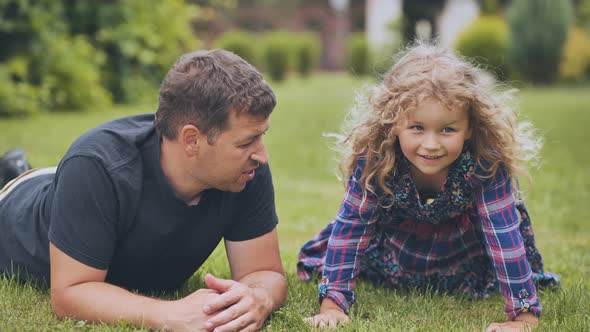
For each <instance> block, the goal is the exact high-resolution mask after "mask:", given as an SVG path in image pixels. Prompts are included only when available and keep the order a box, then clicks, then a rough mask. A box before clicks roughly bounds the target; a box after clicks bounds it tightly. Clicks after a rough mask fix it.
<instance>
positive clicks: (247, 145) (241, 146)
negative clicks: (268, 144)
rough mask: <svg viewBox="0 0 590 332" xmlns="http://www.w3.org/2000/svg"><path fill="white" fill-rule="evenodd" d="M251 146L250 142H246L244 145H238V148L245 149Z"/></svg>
mask: <svg viewBox="0 0 590 332" xmlns="http://www.w3.org/2000/svg"><path fill="white" fill-rule="evenodd" d="M251 144H252V142H248V143H246V144H242V145H238V148H241V149H245V148H247V147H249V146H250V145H251Z"/></svg>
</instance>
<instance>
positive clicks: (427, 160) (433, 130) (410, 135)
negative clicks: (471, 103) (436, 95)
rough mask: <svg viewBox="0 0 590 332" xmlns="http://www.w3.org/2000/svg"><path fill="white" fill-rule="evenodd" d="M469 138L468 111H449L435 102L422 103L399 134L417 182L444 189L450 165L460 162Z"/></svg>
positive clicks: (455, 109) (410, 115)
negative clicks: (458, 159)
mask: <svg viewBox="0 0 590 332" xmlns="http://www.w3.org/2000/svg"><path fill="white" fill-rule="evenodd" d="M470 137H471V127H470V124H469V115H468V112H467V110H466V109H465V108H461V109H459V108H453V109H447V108H445V107H444V106H443V105H441V104H440V103H439V102H437V101H436V100H433V99H426V100H424V101H422V102H421V103H420V104H419V105H418V107H417V108H416V109H415V110H414V111H412V112H410V113H409V114H408V117H407V121H406V122H405V123H404V124H403V125H402V127H401V128H400V130H399V133H398V139H399V143H400V146H401V149H402V152H403V154H404V155H405V156H406V158H408V160H409V161H410V163H411V166H412V167H411V168H412V177H413V179H414V181H415V182H419V183H432V184H436V185H437V186H442V184H443V183H444V181H445V180H446V177H447V174H448V168H449V165H450V164H451V163H452V162H453V161H455V160H457V158H459V156H460V155H461V151H462V150H463V144H464V143H465V140H467V139H469V138H470ZM439 188H440V187H439Z"/></svg>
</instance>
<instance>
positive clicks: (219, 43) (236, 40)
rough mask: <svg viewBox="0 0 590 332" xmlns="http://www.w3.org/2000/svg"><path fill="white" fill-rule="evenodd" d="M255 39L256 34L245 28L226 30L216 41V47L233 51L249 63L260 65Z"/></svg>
mask: <svg viewBox="0 0 590 332" xmlns="http://www.w3.org/2000/svg"><path fill="white" fill-rule="evenodd" d="M254 40H256V38H255V35H254V34H253V33H251V32H247V31H244V30H232V31H227V32H224V33H223V34H222V35H221V36H219V37H218V38H217V40H216V41H215V47H218V48H222V49H224V50H227V51H230V52H233V53H235V54H237V55H239V56H240V57H242V59H244V60H246V61H248V63H250V64H252V65H254V66H255V67H259V63H260V60H259V59H258V55H257V54H256V51H257V49H256V47H255V43H254Z"/></svg>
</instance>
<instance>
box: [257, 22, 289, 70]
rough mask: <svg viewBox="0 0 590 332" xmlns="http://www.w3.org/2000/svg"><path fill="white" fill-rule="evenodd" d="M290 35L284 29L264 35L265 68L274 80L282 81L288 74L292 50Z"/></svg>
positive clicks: (263, 54) (263, 57) (263, 53)
mask: <svg viewBox="0 0 590 332" xmlns="http://www.w3.org/2000/svg"><path fill="white" fill-rule="evenodd" d="M290 36H291V35H290V34H289V33H287V32H283V31H277V32H271V33H268V34H266V35H265V36H264V42H263V47H262V59H263V62H264V69H265V71H266V73H267V74H268V75H269V76H270V78H271V79H272V80H273V81H277V82H279V81H282V80H284V79H285V78H286V76H287V70H288V67H289V53H290V51H291V44H290V43H289V38H290Z"/></svg>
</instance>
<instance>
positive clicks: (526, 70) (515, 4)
mask: <svg viewBox="0 0 590 332" xmlns="http://www.w3.org/2000/svg"><path fill="white" fill-rule="evenodd" d="M571 13H572V4H571V2H570V1H569V0H561V1H555V0H518V1H512V3H511V5H510V7H509V8H508V23H509V25H510V42H509V47H508V58H509V61H510V65H511V69H513V72H514V73H516V74H518V75H519V77H518V78H522V79H526V80H530V81H532V82H533V83H544V84H547V83H551V82H553V81H554V80H555V78H556V76H557V73H558V69H559V62H560V59H561V52H562V49H563V44H564V43H565V39H566V36H567V30H568V27H569V23H570V20H571Z"/></svg>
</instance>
